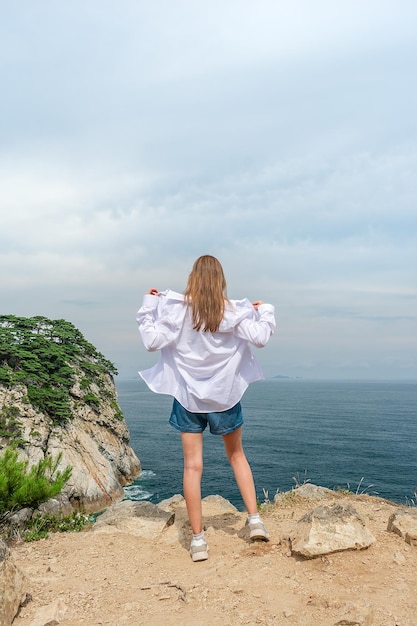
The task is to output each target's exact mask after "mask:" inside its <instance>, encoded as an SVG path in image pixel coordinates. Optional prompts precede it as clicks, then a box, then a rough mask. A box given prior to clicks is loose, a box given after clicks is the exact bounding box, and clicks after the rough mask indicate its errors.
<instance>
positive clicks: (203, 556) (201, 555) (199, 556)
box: [191, 550, 209, 563]
mask: <svg viewBox="0 0 417 626" xmlns="http://www.w3.org/2000/svg"><path fill="white" fill-rule="evenodd" d="M208 556H209V555H208V552H207V550H202V551H201V552H194V554H192V555H191V559H192V560H193V562H194V563H196V562H197V561H207V559H208Z"/></svg>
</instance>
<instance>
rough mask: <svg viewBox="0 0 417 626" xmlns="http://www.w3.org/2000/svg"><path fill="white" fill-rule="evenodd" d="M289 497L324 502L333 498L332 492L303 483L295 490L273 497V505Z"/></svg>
mask: <svg viewBox="0 0 417 626" xmlns="http://www.w3.org/2000/svg"><path fill="white" fill-rule="evenodd" d="M289 496H292V497H295V496H299V497H300V498H306V499H307V500H324V499H326V498H333V497H334V492H333V491H332V490H331V489H327V488H326V487H319V486H318V485H313V484H312V483H305V484H304V485H301V486H300V487H297V488H296V489H291V491H285V492H284V493H277V494H276V496H275V497H274V504H281V503H282V502H283V501H285V499H287V498H288V497H289Z"/></svg>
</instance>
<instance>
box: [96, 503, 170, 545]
mask: <svg viewBox="0 0 417 626" xmlns="http://www.w3.org/2000/svg"><path fill="white" fill-rule="evenodd" d="M174 520H175V513H172V512H168V511H164V510H163V509H161V508H160V507H158V506H156V505H155V504H152V503H151V502H133V501H132V500H124V501H123V502H118V503H117V504H113V505H112V506H110V507H109V508H108V509H107V510H106V511H105V512H104V513H103V514H102V515H100V516H99V517H98V519H97V521H96V523H95V524H94V526H93V530H94V531H95V532H112V531H114V530H118V531H121V532H125V533H128V534H130V535H134V536H136V537H146V538H149V539H152V538H154V537H156V536H158V535H159V534H160V533H161V532H162V531H163V530H164V529H165V528H167V527H168V526H171V525H172V524H173V523H174Z"/></svg>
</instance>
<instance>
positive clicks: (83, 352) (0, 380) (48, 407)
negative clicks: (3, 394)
mask: <svg viewBox="0 0 417 626" xmlns="http://www.w3.org/2000/svg"><path fill="white" fill-rule="evenodd" d="M114 374H117V370H116V368H115V366H114V365H113V363H111V362H110V361H108V360H107V359H106V358H105V357H104V356H103V355H102V354H101V353H100V352H99V351H98V350H97V349H96V348H95V347H94V346H93V345H92V344H91V343H89V342H88V341H87V340H86V339H85V338H84V336H83V335H82V333H81V332H80V331H79V330H78V329H77V328H75V326H73V324H71V323H70V322H67V321H66V320H63V319H60V320H50V319H48V318H46V317H42V316H36V317H30V318H26V317H17V316H14V315H1V316H0V385H3V386H4V387H6V388H7V389H12V388H13V387H14V386H16V385H22V384H23V385H25V386H26V388H27V401H28V403H30V404H31V405H32V406H33V407H35V408H36V409H38V410H39V411H41V412H43V413H45V414H46V415H48V416H49V417H50V418H51V419H52V420H53V422H54V424H56V425H58V424H64V423H65V422H66V421H67V420H69V419H71V416H72V410H71V400H75V401H78V402H83V403H86V404H88V405H89V406H90V407H91V408H93V410H98V409H99V406H100V398H99V397H98V395H101V394H107V395H108V394H109V393H110V392H109V390H108V388H107V387H106V385H105V376H106V375H114ZM77 380H78V381H79V388H80V391H81V392H82V396H80V397H78V398H74V396H73V394H72V393H71V390H72V388H73V387H74V384H75V383H76V381H77ZM94 387H95V388H96V389H97V388H98V389H99V390H100V394H97V393H94ZM106 399H107V400H110V401H111V403H112V404H113V406H114V410H115V417H117V418H119V419H121V418H122V414H121V412H120V408H119V407H118V404H117V401H116V397H112V398H106ZM18 418H19V411H18V408H17V407H14V406H7V407H0V438H3V439H6V440H11V441H14V442H15V443H18V444H19V433H20V431H19V419H18Z"/></svg>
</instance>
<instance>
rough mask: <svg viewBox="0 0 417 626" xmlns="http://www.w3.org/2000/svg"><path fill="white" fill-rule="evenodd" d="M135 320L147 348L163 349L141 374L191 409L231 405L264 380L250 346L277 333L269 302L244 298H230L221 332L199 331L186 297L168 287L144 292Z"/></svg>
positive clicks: (259, 344)
mask: <svg viewBox="0 0 417 626" xmlns="http://www.w3.org/2000/svg"><path fill="white" fill-rule="evenodd" d="M136 321H137V323H138V326H139V332H140V335H141V337H142V341H143V343H144V346H145V348H146V349H147V350H148V351H150V352H153V351H156V350H160V351H161V356H160V359H159V361H158V363H157V364H156V365H154V366H153V367H151V368H150V369H147V370H143V371H141V372H139V374H140V376H141V377H142V378H143V380H144V381H145V382H146V384H147V385H148V387H149V388H150V389H151V390H152V391H154V392H156V393H163V394H169V395H171V396H173V397H174V398H176V399H177V400H178V402H179V403H180V404H182V406H184V407H185V408H186V409H188V410H189V411H192V412H193V413H208V412H210V411H225V410H227V409H230V408H231V407H233V406H234V405H235V404H236V403H237V402H239V400H240V399H241V397H242V396H243V394H244V392H245V390H246V389H247V387H248V385H249V384H250V383H252V382H255V381H257V380H261V379H262V378H264V376H263V373H262V369H261V367H260V365H259V363H258V361H257V360H256V358H255V357H254V356H253V354H252V352H251V350H250V347H249V344H250V343H251V344H253V345H254V346H256V347H258V348H262V347H263V346H265V344H266V343H267V342H268V340H269V338H270V337H271V335H272V334H273V332H274V331H275V317H274V307H273V306H272V305H271V304H261V305H260V306H259V307H258V309H255V308H254V307H253V305H252V304H251V302H250V301H249V300H248V299H246V298H245V299H244V300H230V301H229V302H226V303H225V312H224V317H223V320H222V321H221V323H220V327H219V330H218V331H217V332H204V331H202V330H198V331H197V330H195V329H193V324H192V318H191V307H190V306H189V305H187V303H186V302H185V300H184V296H183V295H182V294H180V293H176V292H175V291H171V290H169V289H168V290H166V291H164V292H161V294H160V295H159V296H153V295H149V294H147V295H145V296H144V298H143V304H142V307H141V308H140V309H139V311H138V313H137V316H136Z"/></svg>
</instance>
